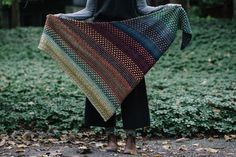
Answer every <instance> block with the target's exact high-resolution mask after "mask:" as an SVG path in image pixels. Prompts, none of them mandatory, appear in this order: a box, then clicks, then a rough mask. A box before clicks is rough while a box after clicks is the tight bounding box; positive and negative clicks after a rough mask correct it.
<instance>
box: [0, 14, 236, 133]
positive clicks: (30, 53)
mask: <svg viewBox="0 0 236 157" xmlns="http://www.w3.org/2000/svg"><path fill="white" fill-rule="evenodd" d="M191 25H192V29H193V40H192V43H191V45H190V46H189V47H188V48H187V49H186V50H184V51H183V52H180V50H179V48H180V38H178V39H177V40H176V41H175V44H173V45H172V47H171V48H170V49H169V51H168V53H166V55H165V56H163V57H162V58H161V59H160V60H159V62H158V63H157V64H156V66H155V67H154V68H153V69H152V70H151V71H150V72H149V73H148V75H147V76H146V82H147V90H148V99H149V104H150V112H151V121H152V122H151V127H150V128H148V129H147V133H148V135H150V136H162V135H163V136H166V137H168V136H195V135H200V134H202V133H207V134H208V133H210V134H215V133H222V134H225V133H235V132H236V114H235V113H236V79H235V78H236V42H235V41H236V22H235V21H230V20H215V19H198V18H194V19H192V20H191ZM41 32H42V28H33V27H29V28H16V29H12V30H3V29H2V30H0V65H1V66H0V80H1V81H0V132H2V133H12V132H13V131H14V130H19V129H20V130H21V129H28V130H33V131H45V132H50V133H53V134H54V135H57V136H59V135H60V134H61V133H62V134H64V133H66V132H67V131H68V130H70V131H72V132H73V133H77V132H79V131H80V130H81V129H82V128H83V111H84V97H85V96H84V95H83V94H82V93H81V91H80V89H78V88H77V87H76V86H75V85H74V84H73V82H72V81H71V80H70V79H69V78H68V77H67V76H66V75H65V74H64V73H63V72H62V70H61V69H60V68H58V65H57V64H56V63H55V62H54V61H53V60H52V59H51V58H50V57H49V56H47V55H46V54H44V53H43V52H41V51H39V50H38V49H37V45H38V42H39V38H40V35H41ZM118 119H119V120H121V116H120V114H118ZM117 126H118V128H121V127H122V123H121V122H120V121H119V122H118V123H117ZM94 131H95V132H99V133H102V132H103V131H104V130H103V129H100V128H94Z"/></svg>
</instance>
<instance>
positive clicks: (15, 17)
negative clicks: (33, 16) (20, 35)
mask: <svg viewBox="0 0 236 157" xmlns="http://www.w3.org/2000/svg"><path fill="white" fill-rule="evenodd" d="M18 26H20V4H19V0H14V1H13V3H12V6H11V27H12V28H15V27H18Z"/></svg>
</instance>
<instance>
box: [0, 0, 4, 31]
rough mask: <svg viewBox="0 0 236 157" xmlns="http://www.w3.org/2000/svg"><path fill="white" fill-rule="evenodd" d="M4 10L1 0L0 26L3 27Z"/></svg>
mask: <svg viewBox="0 0 236 157" xmlns="http://www.w3.org/2000/svg"><path fill="white" fill-rule="evenodd" d="M2 14H3V10H2V2H1V1H0V28H2V27H3V15H2Z"/></svg>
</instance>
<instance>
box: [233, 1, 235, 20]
mask: <svg viewBox="0 0 236 157" xmlns="http://www.w3.org/2000/svg"><path fill="white" fill-rule="evenodd" d="M233 3H234V15H233V17H234V18H235V19H236V0H234V1H233Z"/></svg>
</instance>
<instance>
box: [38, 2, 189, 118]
mask: <svg viewBox="0 0 236 157" xmlns="http://www.w3.org/2000/svg"><path fill="white" fill-rule="evenodd" d="M178 29H182V30H183V36H182V45H181V49H183V48H184V47H185V46H186V45H187V44H188V43H189V41H190V40H191V28H190V24H189V21H188V18H187V15H186V12H185V11H184V9H183V8H182V7H179V6H166V7H164V8H163V9H162V10H159V11H156V12H153V13H150V14H148V15H144V16H139V17H136V18H132V19H128V20H123V21H113V22H88V21H78V20H72V19H63V18H60V17H58V16H54V15H48V16H47V20H46V24H45V27H44V31H43V34H42V37H41V40H40V44H39V49H41V50H44V51H45V52H47V53H48V54H49V55H50V56H52V57H53V58H54V59H55V60H56V61H57V62H58V63H59V64H60V65H61V67H62V68H63V70H64V71H65V72H66V73H67V74H68V75H69V76H70V77H71V78H72V79H73V80H74V81H75V83H76V84H77V85H78V86H79V87H80V89H81V90H82V91H83V92H84V93H85V95H86V96H87V97H88V99H89V100H90V101H91V102H92V104H93V105H94V107H95V108H96V109H97V111H98V112H99V113H100V115H101V116H102V117H103V119H104V120H105V121H107V120H108V119H109V118H110V117H111V116H112V115H113V114H114V112H115V110H116V108H117V107H119V105H120V104H121V103H122V102H123V100H124V99H125V98H126V96H127V95H128V94H129V93H130V92H131V91H132V90H133V89H134V87H135V86H136V85H137V84H138V83H139V82H140V81H141V80H142V79H143V77H144V75H145V74H146V73H147V72H148V71H149V70H150V68H151V67H152V66H153V65H154V64H155V63H156V62H157V61H158V59H159V58H160V57H161V56H162V54H163V53H164V52H165V51H166V50H167V49H168V47H169V46H170V45H171V43H172V42H173V40H174V39H175V37H176V32H177V30H178Z"/></svg>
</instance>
